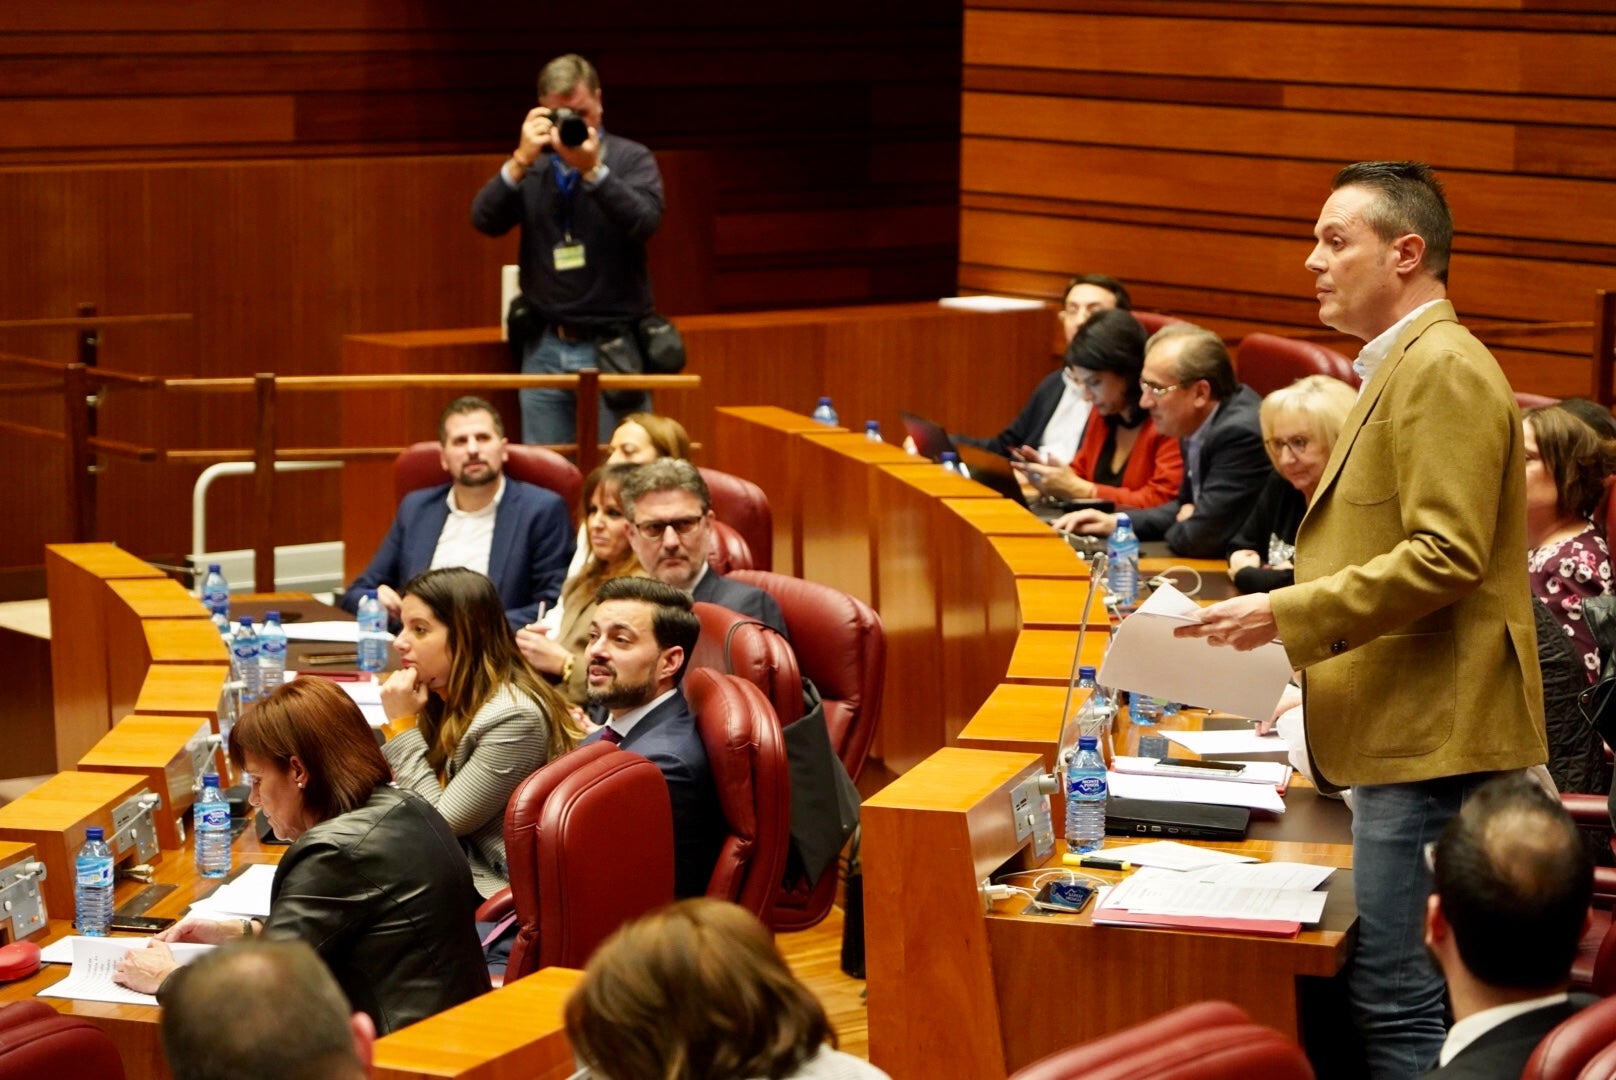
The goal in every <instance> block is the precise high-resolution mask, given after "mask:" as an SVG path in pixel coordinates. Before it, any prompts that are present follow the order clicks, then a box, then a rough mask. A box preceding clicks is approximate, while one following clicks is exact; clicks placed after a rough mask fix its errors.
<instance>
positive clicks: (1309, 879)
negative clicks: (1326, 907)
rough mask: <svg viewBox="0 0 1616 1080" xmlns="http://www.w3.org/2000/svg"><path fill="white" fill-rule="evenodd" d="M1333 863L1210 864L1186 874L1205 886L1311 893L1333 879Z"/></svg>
mask: <svg viewBox="0 0 1616 1080" xmlns="http://www.w3.org/2000/svg"><path fill="white" fill-rule="evenodd" d="M1333 873H1335V867H1333V866H1314V865H1313V864H1312V863H1295V862H1266V863H1248V864H1246V865H1235V864H1232V863H1231V864H1228V865H1224V866H1208V867H1203V868H1202V869H1199V870H1194V871H1191V872H1190V873H1188V874H1186V875H1185V876H1186V877H1191V878H1194V879H1195V880H1196V881H1199V882H1201V883H1202V884H1203V885H1241V886H1245V887H1248V888H1259V889H1302V890H1305V891H1309V892H1311V891H1312V890H1314V889H1316V888H1318V887H1319V886H1320V885H1323V884H1324V883H1325V882H1326V881H1329V880H1330V875H1331V874H1333Z"/></svg>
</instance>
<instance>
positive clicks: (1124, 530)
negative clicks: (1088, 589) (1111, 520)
mask: <svg viewBox="0 0 1616 1080" xmlns="http://www.w3.org/2000/svg"><path fill="white" fill-rule="evenodd" d="M1105 587H1106V590H1107V591H1108V592H1110V593H1111V595H1112V596H1115V597H1116V598H1117V604H1118V606H1120V607H1121V608H1122V609H1123V610H1124V611H1126V610H1128V609H1129V608H1132V607H1133V606H1134V605H1135V604H1137V603H1138V602H1139V538H1138V537H1137V536H1135V535H1134V532H1133V521H1132V520H1131V519H1130V518H1129V517H1128V515H1127V514H1118V515H1117V527H1116V528H1115V529H1114V530H1112V532H1111V535H1110V537H1109V538H1108V539H1107V540H1106V542H1105Z"/></svg>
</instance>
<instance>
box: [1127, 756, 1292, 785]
mask: <svg viewBox="0 0 1616 1080" xmlns="http://www.w3.org/2000/svg"><path fill="white" fill-rule="evenodd" d="M1235 764H1238V765H1240V766H1241V769H1240V771H1239V772H1226V771H1224V770H1221V769H1196V768H1193V767H1190V766H1174V765H1170V764H1169V765H1163V764H1159V763H1158V761H1157V759H1156V758H1149V757H1116V758H1112V759H1111V767H1112V768H1114V769H1116V770H1117V772H1125V773H1137V774H1139V775H1140V776H1174V777H1178V778H1179V779H1182V780H1218V781H1221V782H1224V783H1232V784H1267V785H1269V786H1270V787H1273V788H1277V789H1278V790H1280V791H1283V790H1284V789H1285V785H1286V784H1288V783H1290V779H1291V767H1290V766H1289V765H1286V764H1283V763H1282V762H1278V761H1241V762H1236V763H1235Z"/></svg>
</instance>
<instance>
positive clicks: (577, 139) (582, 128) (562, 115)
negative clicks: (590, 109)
mask: <svg viewBox="0 0 1616 1080" xmlns="http://www.w3.org/2000/svg"><path fill="white" fill-rule="evenodd" d="M551 119H552V120H554V122H555V125H556V127H557V128H559V129H560V131H561V145H562V146H582V145H583V144H584V143H586V142H588V141H589V125H588V124H586V123H584V118H583V117H581V116H579V115H578V113H577V112H576V111H574V110H572V109H557V110H556V111H555V114H554V115H553V116H552V117H551Z"/></svg>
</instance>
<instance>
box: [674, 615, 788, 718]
mask: <svg viewBox="0 0 1616 1080" xmlns="http://www.w3.org/2000/svg"><path fill="white" fill-rule="evenodd" d="M695 607H696V617H697V618H698V619H700V620H701V637H700V638H699V639H697V641H696V647H695V648H694V649H693V650H691V653H690V666H691V667H692V668H707V669H709V670H712V671H722V672H724V673H726V674H730V675H739V676H740V677H741V678H743V679H745V680H746V681H747V682H749V683H751V684H752V685H753V686H755V687H757V688H758V689H759V690H761V691H763V696H764V697H765V698H766V699H768V702H769V704H770V705H772V706H773V707H774V714H775V716H776V717H778V718H779V720H780V726H782V727H784V726H785V725H787V724H790V723H791V722H792V721H794V720H796V719H798V718H799V717H801V716H802V672H801V671H799V670H798V668H797V655H796V653H795V652H793V651H792V649H791V643H790V642H789V641H787V640H786V639H785V638H783V637H781V636H780V635H779V634H778V633H776V632H775V631H773V630H771V629H769V628H768V627H767V626H764V625H763V624H762V623H760V622H758V621H757V620H756V619H753V618H750V617H749V616H746V615H742V614H739V613H738V612H734V611H731V610H730V609H729V608H726V607H720V606H718V605H717V604H707V603H702V602H697V604H696V605H695ZM726 642H727V643H728V644H727V650H728V652H727V656H726Z"/></svg>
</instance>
